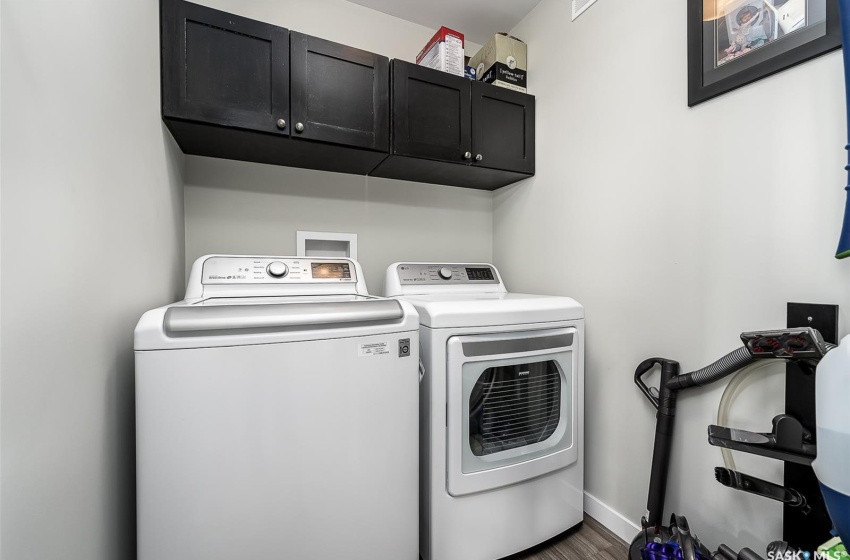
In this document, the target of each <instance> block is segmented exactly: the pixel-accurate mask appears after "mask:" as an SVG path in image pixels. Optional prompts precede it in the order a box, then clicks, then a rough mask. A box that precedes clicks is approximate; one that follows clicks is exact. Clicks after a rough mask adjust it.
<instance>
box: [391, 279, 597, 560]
mask: <svg viewBox="0 0 850 560" xmlns="http://www.w3.org/2000/svg"><path fill="white" fill-rule="evenodd" d="M385 286H386V289H385V291H386V294H385V295H387V296H392V297H396V298H398V299H399V300H400V301H406V302H409V303H411V304H413V306H414V307H415V308H416V310H417V312H418V313H419V318H420V343H421V347H422V354H421V358H422V361H423V366H424V367H423V373H424V377H423V379H422V387H421V390H420V422H419V425H420V453H419V455H420V462H421V467H420V502H419V503H420V514H419V522H420V528H419V539H420V544H419V551H420V554H421V555H422V557H423V558H424V560H496V559H498V558H503V557H505V556H509V555H511V554H514V553H517V552H520V551H523V550H525V549H528V548H531V547H533V546H536V545H538V544H540V543H542V542H544V541H546V540H547V539H550V538H552V537H554V536H556V535H558V534H560V533H563V532H564V531H567V530H570V529H571V528H573V527H575V526H576V525H578V524H580V523H581V522H582V519H583V510H584V507H583V506H584V466H583V446H584V443H583V423H584V422H583V417H584V332H585V331H584V309H583V308H582V306H581V305H580V304H579V303H578V302H576V301H575V300H573V299H571V298H567V297H554V296H535V295H528V294H515V293H509V292H507V290H506V289H505V285H504V284H503V283H502V280H501V277H500V276H499V272H498V271H497V270H496V268H495V267H494V266H492V265H490V264H457V263H454V264H445V263H395V264H393V265H391V266H390V267H389V268H388V269H387V277H386V283H385Z"/></svg>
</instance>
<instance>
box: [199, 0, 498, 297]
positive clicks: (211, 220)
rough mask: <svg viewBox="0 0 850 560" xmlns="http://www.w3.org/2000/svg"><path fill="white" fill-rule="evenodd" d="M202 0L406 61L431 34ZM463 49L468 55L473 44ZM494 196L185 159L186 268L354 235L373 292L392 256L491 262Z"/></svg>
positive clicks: (299, 2) (398, 25)
mask: <svg viewBox="0 0 850 560" xmlns="http://www.w3.org/2000/svg"><path fill="white" fill-rule="evenodd" d="M201 3H203V4H206V5H209V6H211V7H215V8H218V9H222V10H227V11H230V12H233V13H236V14H239V15H243V16H246V17H252V18H255V19H260V20H262V21H268V22H272V23H276V24H278V25H282V26H285V27H287V28H289V29H293V30H297V31H301V32H304V33H310V34H313V35H316V36H318V37H322V38H325V39H328V40H331V41H336V42H339V43H343V44H346V45H351V46H354V47H358V48H362V49H366V50H369V51H372V52H377V53H381V54H383V55H386V56H388V57H390V58H399V59H403V60H410V61H412V60H414V59H415V57H416V54H417V53H418V52H419V49H421V48H422V47H423V46H424V45H425V44H426V43H427V41H428V39H430V38H431V36H432V35H433V34H434V30H433V29H428V28H427V27H423V26H421V25H417V24H414V23H410V22H408V21H404V20H401V19H398V18H395V17H392V16H388V15H386V14H383V13H380V12H376V11H374V10H370V9H367V8H363V7H362V6H358V5H356V4H352V3H350V2H343V1H341V0H311V1H304V0H274V1H268V0H253V1H250V2H245V1H238V0H203V1H202V2H201ZM466 48H467V51H468V53H473V54H474V53H475V52H477V50H478V48H479V45H475V44H473V43H467V47H466ZM492 200H493V196H492V194H491V193H488V192H477V191H471V190H469V189H458V188H452V187H443V186H436V185H419V184H416V183H409V182H404V181H392V180H388V179H375V178H366V177H357V176H353V175H342V174H337V173H325V172H319V171H309V170H303V169H290V168H280V167H274V166H266V165H258V164H249V163H241V162H233V161H223V160H216V159H210V158H198V157H188V158H187V171H186V266H187V269H188V267H189V266H190V265H191V264H192V262H193V261H194V260H195V259H196V258H197V257H199V256H201V255H203V254H206V253H214V252H232V253H247V254H258V253H268V254H276V255H287V254H295V248H296V247H295V232H296V231H297V230H310V231H337V232H339V231H341V232H348V233H357V234H358V236H359V237H358V245H359V253H358V257H359V260H360V262H361V264H362V265H363V268H364V271H365V274H366V280H367V282H368V285H369V289H370V291H371V292H372V293H380V292H381V291H382V289H383V284H384V280H383V275H384V270H385V269H386V267H387V265H388V264H390V263H392V262H394V261H396V260H412V259H418V260H431V259H434V260H451V259H454V260H476V261H481V260H484V261H487V260H490V259H491V258H492V208H493V205H492Z"/></svg>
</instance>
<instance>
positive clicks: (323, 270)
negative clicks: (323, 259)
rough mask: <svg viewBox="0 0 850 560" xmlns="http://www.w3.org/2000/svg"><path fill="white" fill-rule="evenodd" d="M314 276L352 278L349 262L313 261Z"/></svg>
mask: <svg viewBox="0 0 850 560" xmlns="http://www.w3.org/2000/svg"><path fill="white" fill-rule="evenodd" d="M310 266H311V268H312V272H313V278H351V268H349V266H348V263H311V264H310Z"/></svg>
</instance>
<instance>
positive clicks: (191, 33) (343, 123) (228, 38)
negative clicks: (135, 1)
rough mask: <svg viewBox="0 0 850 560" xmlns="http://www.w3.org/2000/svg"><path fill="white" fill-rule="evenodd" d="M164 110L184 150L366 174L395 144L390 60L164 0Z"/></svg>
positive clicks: (193, 152) (228, 157)
mask: <svg viewBox="0 0 850 560" xmlns="http://www.w3.org/2000/svg"><path fill="white" fill-rule="evenodd" d="M160 5H161V12H162V13H161V16H162V17H161V19H162V29H161V32H162V35H161V43H162V117H163V120H164V121H165V123H166V126H168V128H169V130H170V131H171V133H172V135H173V136H174V138H175V140H176V141H177V143H178V144H179V145H180V148H181V149H182V150H183V152H184V153H186V154H192V155H201V156H210V157H217V158H224V159H238V160H243V161H253V162H259V163H271V164H275V165H286V166H291V167H304V168H308V169H321V170H326V171H336V172H341V173H353V174H358V175H366V174H367V173H369V171H371V170H372V169H374V168H375V166H376V165H377V164H378V163H380V162H381V160H383V159H384V158H385V157H386V156H387V152H388V149H389V59H387V58H386V57H382V56H378V55H376V54H372V53H368V52H365V51H361V50H358V49H353V48H351V47H346V46H344V45H338V44H336V43H331V42H329V41H324V40H322V39H318V38H316V37H309V36H307V35H302V34H300V33H294V32H292V33H290V32H289V31H288V30H286V29H284V28H282V27H276V26H274V25H270V24H267V23H262V22H259V21H254V20H251V19H247V18H243V17H239V16H235V15H233V14H228V13H225V12H221V11H218V10H214V9H212V8H207V7H204V6H199V5H197V4H192V3H189V2H184V1H183V0H162V1H161V4H160Z"/></svg>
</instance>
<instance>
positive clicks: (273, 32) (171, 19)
mask: <svg viewBox="0 0 850 560" xmlns="http://www.w3.org/2000/svg"><path fill="white" fill-rule="evenodd" d="M161 10H162V114H163V117H171V118H178V119H185V120H191V121H199V122H205V123H211V124H217V125H222V126H228V127H238V128H245V129H249V130H261V131H265V132H276V133H278V134H286V133H287V132H288V129H289V32H288V31H287V30H286V29H282V28H280V27H275V26H273V25H269V24H267V23H261V22H259V21H254V20H250V19H246V18H243V17H239V16H235V15H232V14H228V13H225V12H220V11H218V10H213V9H211V8H206V7H204V6H198V5H197V4H191V3H189V2H183V1H182V0H162V3H161ZM279 120H280V121H281V122H280V123H279V122H278V121H279ZM279 125H281V126H279Z"/></svg>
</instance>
